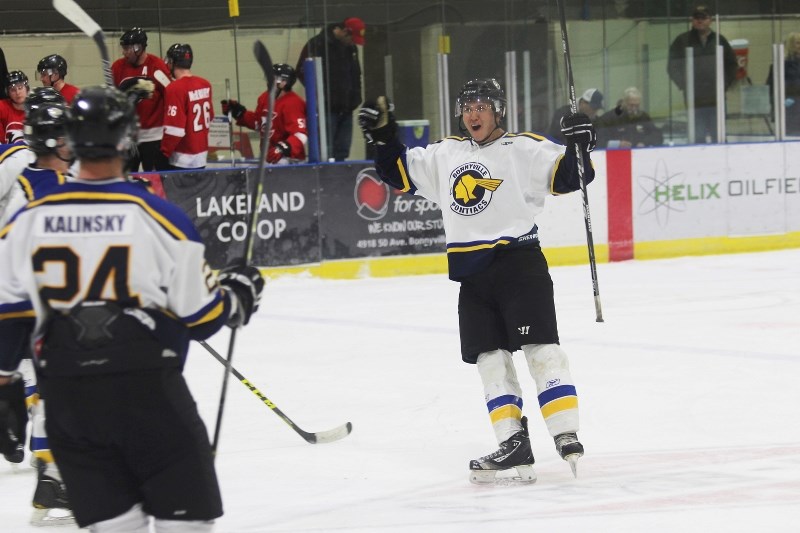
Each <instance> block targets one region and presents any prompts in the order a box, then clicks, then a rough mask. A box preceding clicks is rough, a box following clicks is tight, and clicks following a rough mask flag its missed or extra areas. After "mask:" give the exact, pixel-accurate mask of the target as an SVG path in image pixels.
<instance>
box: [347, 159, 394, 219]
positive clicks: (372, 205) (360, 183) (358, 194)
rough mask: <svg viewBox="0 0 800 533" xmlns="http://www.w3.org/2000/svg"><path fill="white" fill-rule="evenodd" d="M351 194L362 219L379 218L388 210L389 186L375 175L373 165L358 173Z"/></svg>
mask: <svg viewBox="0 0 800 533" xmlns="http://www.w3.org/2000/svg"><path fill="white" fill-rule="evenodd" d="M353 196H354V200H355V202H356V207H357V209H358V210H357V211H356V213H358V216H360V217H361V218H363V219H364V220H380V219H382V218H383V217H384V216H386V213H387V211H388V210H389V186H388V185H386V184H385V183H383V182H382V181H381V180H380V179H379V178H378V177H377V176H376V175H375V168H373V167H369V168H365V169H363V170H361V172H359V173H358V176H356V186H355V189H354V190H353Z"/></svg>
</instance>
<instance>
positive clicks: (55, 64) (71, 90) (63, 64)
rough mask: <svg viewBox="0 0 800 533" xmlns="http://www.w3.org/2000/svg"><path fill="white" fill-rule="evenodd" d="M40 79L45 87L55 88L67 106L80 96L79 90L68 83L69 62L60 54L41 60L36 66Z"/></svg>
mask: <svg viewBox="0 0 800 533" xmlns="http://www.w3.org/2000/svg"><path fill="white" fill-rule="evenodd" d="M36 72H38V73H39V79H40V80H41V82H42V85H44V86H45V87H53V88H54V89H55V90H57V91H58V92H60V93H61V96H63V97H64V100H65V101H66V102H67V104H71V103H72V100H74V99H75V95H76V94H78V91H79V90H80V89H78V88H77V87H75V86H74V85H70V84H69V83H67V80H66V79H65V78H66V77H67V60H66V59H64V58H63V57H61V56H60V55H58V54H52V55H49V56H45V57H43V58H42V59H41V60H39V64H38V65H37V66H36Z"/></svg>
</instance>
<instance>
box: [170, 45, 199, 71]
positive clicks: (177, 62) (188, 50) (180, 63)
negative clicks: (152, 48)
mask: <svg viewBox="0 0 800 533" xmlns="http://www.w3.org/2000/svg"><path fill="white" fill-rule="evenodd" d="M164 60H165V62H166V63H167V64H172V66H174V67H178V68H192V61H194V54H193V53H192V47H191V46H189V45H188V44H180V43H175V44H173V45H172V46H170V47H169V48H168V49H167V56H166V58H165V59H164Z"/></svg>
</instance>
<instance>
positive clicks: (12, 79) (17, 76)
mask: <svg viewBox="0 0 800 533" xmlns="http://www.w3.org/2000/svg"><path fill="white" fill-rule="evenodd" d="M17 83H24V84H25V87H27V88H28V89H30V88H31V86H30V85H28V76H26V75H25V73H24V72H22V71H21V70H12V71H9V73H8V74H7V75H6V91H8V90H9V89H11V86H12V85H16V84H17Z"/></svg>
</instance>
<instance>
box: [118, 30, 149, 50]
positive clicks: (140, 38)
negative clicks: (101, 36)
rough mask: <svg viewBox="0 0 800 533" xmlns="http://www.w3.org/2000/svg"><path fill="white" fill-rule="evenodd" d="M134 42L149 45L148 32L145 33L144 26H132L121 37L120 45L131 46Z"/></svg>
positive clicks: (144, 45)
mask: <svg viewBox="0 0 800 533" xmlns="http://www.w3.org/2000/svg"><path fill="white" fill-rule="evenodd" d="M132 44H140V45H142V46H143V47H146V46H147V33H145V31H144V30H143V29H142V28H139V27H136V28H131V29H129V30H128V31H126V32H125V33H123V34H122V37H120V38H119V45H120V46H130V45H132Z"/></svg>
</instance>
